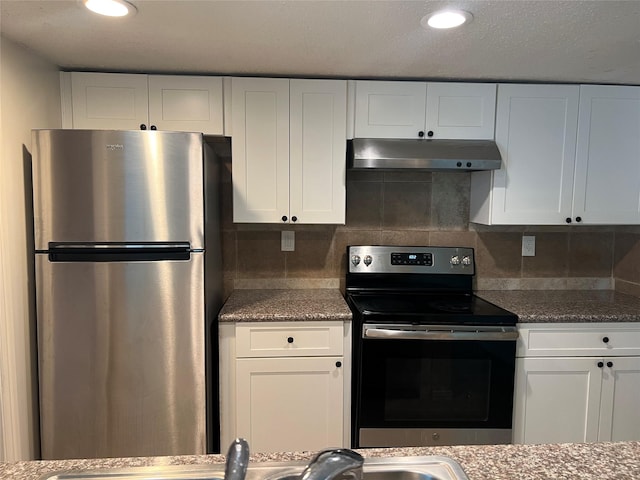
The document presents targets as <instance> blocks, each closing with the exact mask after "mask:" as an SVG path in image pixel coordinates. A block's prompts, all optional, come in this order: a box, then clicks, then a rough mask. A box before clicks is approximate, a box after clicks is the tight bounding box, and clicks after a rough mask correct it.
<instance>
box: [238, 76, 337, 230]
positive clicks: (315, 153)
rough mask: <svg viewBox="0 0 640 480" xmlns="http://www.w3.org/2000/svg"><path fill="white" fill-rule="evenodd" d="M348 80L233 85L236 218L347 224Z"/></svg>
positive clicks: (246, 81) (241, 80)
mask: <svg viewBox="0 0 640 480" xmlns="http://www.w3.org/2000/svg"><path fill="white" fill-rule="evenodd" d="M346 92H347V83H346V81H344V80H302V79H300V80H288V79H280V78H277V79H273V78H233V79H232V102H231V103H232V105H231V108H232V137H233V140H232V142H231V146H232V156H233V161H232V170H233V171H232V178H233V219H234V221H235V222H248V223H265V222H266V223H335V224H343V223H344V221H345V208H346V105H347V101H346V94H347V93H346Z"/></svg>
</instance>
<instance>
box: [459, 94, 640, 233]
mask: <svg viewBox="0 0 640 480" xmlns="http://www.w3.org/2000/svg"><path fill="white" fill-rule="evenodd" d="M639 134H640V87H620V86H596V85H581V86H578V85H517V84H505V85H503V84H501V85H499V86H498V103H497V109H496V142H497V144H498V147H499V149H500V152H501V154H502V157H503V167H502V168H501V169H500V170H497V171H492V172H474V173H472V174H471V206H470V220H471V221H472V222H475V223H482V224H487V225H566V224H572V225H575V224H578V225H580V224H587V225H606V224H609V225H616V224H627V225H633V224H638V223H640V141H639V140H638V138H639Z"/></svg>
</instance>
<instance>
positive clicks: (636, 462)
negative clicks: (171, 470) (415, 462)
mask: <svg viewBox="0 0 640 480" xmlns="http://www.w3.org/2000/svg"><path fill="white" fill-rule="evenodd" d="M359 451H360V452H361V453H362V454H363V455H364V456H365V457H398V456H413V455H416V456H427V455H443V456H447V457H450V458H452V459H454V460H456V461H457V462H458V463H460V465H461V466H462V468H463V470H464V471H465V473H466V474H467V476H468V477H469V480H485V479H492V480H515V479H518V480H547V479H555V480H569V479H577V478H579V479H581V480H596V479H597V480H613V479H616V480H630V479H638V478H640V442H619V443H591V444H554V445H486V446H453V447H423V448H397V449H367V450H359ZM311 455H312V454H311V453H309V452H298V453H280V454H254V455H252V456H251V463H254V462H264V461H289V460H308V459H309V458H311ZM223 462H224V457H223V456H221V455H206V456H179V457H148V458H120V459H118V458H115V459H103V460H99V459H96V460H57V461H34V462H17V463H0V478H3V479H5V478H6V479H14V480H35V479H38V478H39V477H40V476H41V475H45V474H48V473H51V472H56V471H62V470H74V471H75V470H93V469H104V468H128V467H141V466H165V465H198V464H222V463H223Z"/></svg>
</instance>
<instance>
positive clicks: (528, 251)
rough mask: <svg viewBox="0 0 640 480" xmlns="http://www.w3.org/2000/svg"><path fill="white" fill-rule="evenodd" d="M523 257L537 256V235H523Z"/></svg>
mask: <svg viewBox="0 0 640 480" xmlns="http://www.w3.org/2000/svg"><path fill="white" fill-rule="evenodd" d="M522 256H523V257H535V256H536V237H535V235H523V236H522Z"/></svg>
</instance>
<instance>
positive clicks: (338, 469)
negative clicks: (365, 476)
mask: <svg viewBox="0 0 640 480" xmlns="http://www.w3.org/2000/svg"><path fill="white" fill-rule="evenodd" d="M363 464H364V458H362V455H360V454H359V453H357V452H354V451H353V450H348V449H346V448H338V449H328V450H322V451H321V452H319V453H318V454H317V455H316V456H315V457H313V459H312V460H311V462H309V465H307V466H306V468H305V469H304V471H303V472H302V474H301V475H300V480H334V479H336V478H337V477H339V476H340V475H342V474H344V473H348V474H349V475H351V476H353V477H354V480H361V479H362V465H363Z"/></svg>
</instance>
